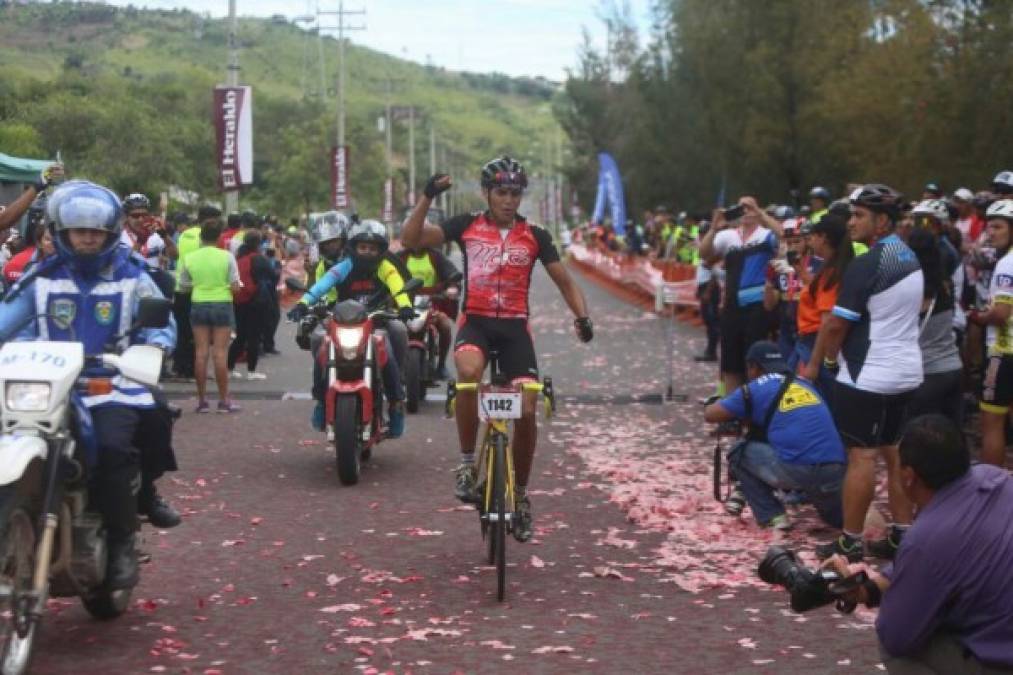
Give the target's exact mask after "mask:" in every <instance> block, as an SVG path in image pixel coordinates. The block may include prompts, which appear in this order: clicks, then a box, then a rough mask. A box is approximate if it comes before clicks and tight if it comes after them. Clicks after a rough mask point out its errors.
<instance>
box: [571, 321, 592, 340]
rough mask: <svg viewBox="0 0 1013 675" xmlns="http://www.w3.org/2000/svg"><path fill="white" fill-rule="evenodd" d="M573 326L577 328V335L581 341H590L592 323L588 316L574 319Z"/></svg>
mask: <svg viewBox="0 0 1013 675" xmlns="http://www.w3.org/2000/svg"><path fill="white" fill-rule="evenodd" d="M573 327H574V328H576V329H577V337H579V338H580V341H581V342H590V341H591V339H592V338H594V324H592V323H591V319H590V317H586V316H583V317H581V318H579V319H575V320H574V322H573Z"/></svg>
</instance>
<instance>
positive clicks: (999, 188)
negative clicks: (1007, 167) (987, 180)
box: [992, 171, 1013, 195]
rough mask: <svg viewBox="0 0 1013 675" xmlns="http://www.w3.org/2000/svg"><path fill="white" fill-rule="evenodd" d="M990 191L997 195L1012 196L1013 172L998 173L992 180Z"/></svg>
mask: <svg viewBox="0 0 1013 675" xmlns="http://www.w3.org/2000/svg"><path fill="white" fill-rule="evenodd" d="M992 191H993V192H994V193H996V194H997V195H1013V171H1000V172H999V173H997V174H996V175H995V178H993V179H992Z"/></svg>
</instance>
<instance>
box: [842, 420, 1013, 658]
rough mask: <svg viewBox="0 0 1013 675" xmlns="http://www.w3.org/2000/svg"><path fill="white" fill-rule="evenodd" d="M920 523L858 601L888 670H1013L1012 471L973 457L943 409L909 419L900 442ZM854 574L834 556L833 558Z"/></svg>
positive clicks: (904, 477)
mask: <svg viewBox="0 0 1013 675" xmlns="http://www.w3.org/2000/svg"><path fill="white" fill-rule="evenodd" d="M900 464H901V483H902V485H903V487H904V491H905V493H906V494H907V497H908V498H909V499H911V501H912V502H913V503H914V504H915V506H916V508H917V516H916V518H915V521H914V524H913V525H912V526H911V528H910V530H909V531H908V533H907V534H906V535H905V537H904V538H903V540H902V541H901V544H900V547H899V548H898V550H897V555H896V557H895V559H894V562H893V564H892V565H889V566H887V567H886V568H884V570H883V573H882V575H880V574H876V573H874V572H872V573H870V577H871V578H870V580H869V581H868V582H866V584H865V585H864V586H863V587H862V588H861V589H859V590H858V591H857V592H856V593H857V597H856V599H857V600H858V601H860V602H864V603H865V604H866V605H868V606H869V607H875V606H877V605H881V606H880V611H879V617H878V618H877V620H876V633H877V634H878V635H879V641H880V647H881V651H882V653H883V660H884V664H885V665H886V667H887V670H888V671H889V672H890V673H894V674H907V673H947V674H950V673H954V674H957V673H1010V672H1013V526H1011V523H1013V479H1011V477H1010V475H1009V473H1007V472H1006V471H1005V470H1004V469H1001V468H998V467H994V466H990V465H986V464H978V465H975V466H971V465H970V455H969V454H968V451H967V447H966V446H965V445H964V439H963V436H962V435H961V434H960V431H959V430H958V429H957V427H956V426H954V425H953V423H952V422H951V421H950V420H948V419H947V418H945V417H943V416H941V415H923V416H921V417H917V418H915V419H914V420H912V421H911V422H910V423H909V424H908V427H907V430H906V432H905V434H904V438H903V439H902V440H901V443H900ZM827 564H828V565H829V566H831V567H832V568H834V569H835V570H836V571H837V572H839V573H843V574H848V573H849V572H850V571H853V570H850V569H849V565H848V562H847V560H846V558H844V557H843V556H840V555H837V556H834V557H833V558H831V559H830V560H829V561H828V563H827Z"/></svg>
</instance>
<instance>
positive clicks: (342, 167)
mask: <svg viewBox="0 0 1013 675" xmlns="http://www.w3.org/2000/svg"><path fill="white" fill-rule="evenodd" d="M349 193H350V190H349V189H348V146H347V145H343V146H341V147H337V146H335V147H333V148H331V203H332V204H333V205H334V208H336V209H347V208H348V207H349V205H350V204H351V196H350V194H349Z"/></svg>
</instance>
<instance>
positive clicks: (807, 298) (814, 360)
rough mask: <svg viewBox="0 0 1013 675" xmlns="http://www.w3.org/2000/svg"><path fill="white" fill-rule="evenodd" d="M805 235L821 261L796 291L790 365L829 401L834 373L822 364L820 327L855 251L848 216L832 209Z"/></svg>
mask: <svg viewBox="0 0 1013 675" xmlns="http://www.w3.org/2000/svg"><path fill="white" fill-rule="evenodd" d="M808 235H809V236H808V239H809V248H810V250H812V252H813V254H814V255H815V256H817V257H818V258H821V259H822V260H823V264H822V266H821V267H820V270H819V272H817V273H816V275H815V276H814V277H813V278H812V281H810V282H809V286H808V287H807V288H805V289H804V290H803V291H802V293H801V294H800V295H799V300H798V340H797V341H796V342H795V353H794V355H793V358H792V359H791V360H790V362H789V365H791V366H792V367H793V368H798V370H799V373H800V374H801V375H802V376H803V377H805V378H806V379H807V380H809V381H810V382H812V383H813V384H815V385H816V389H817V390H818V391H819V392H820V395H821V396H822V397H823V399H824V400H825V401H827V402H828V403H829V397H830V393H831V391H832V390H833V389H832V387H833V381H834V379H835V376H834V374H833V373H831V372H830V371H829V370H828V369H827V368H826V367H825V366H824V365H823V357H824V356H825V354H824V347H823V340H822V337H823V335H824V331H821V330H820V329H821V328H822V326H823V324H824V323H826V320H827V317H828V316H830V312H831V311H832V310H833V308H834V304H835V303H836V302H837V289H838V288H839V287H840V284H841V278H842V277H843V276H844V270H845V269H847V267H848V265H849V264H850V263H851V261H852V259H854V257H855V251H854V247H852V245H851V237H849V236H848V222H847V220H846V219H845V218H844V216H843V215H842V214H839V213H837V212H835V211H833V210H831V211H830V212H829V213H827V214H826V215H824V216H823V217H822V218H821V219H820V220H819V222H817V223H813V224H812V225H810V226H809V229H808ZM834 356H836V354H835V355H834Z"/></svg>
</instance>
